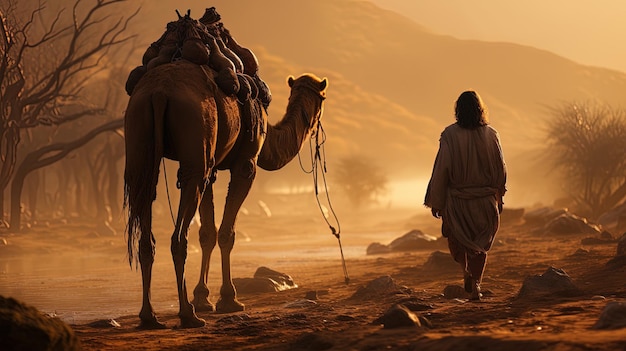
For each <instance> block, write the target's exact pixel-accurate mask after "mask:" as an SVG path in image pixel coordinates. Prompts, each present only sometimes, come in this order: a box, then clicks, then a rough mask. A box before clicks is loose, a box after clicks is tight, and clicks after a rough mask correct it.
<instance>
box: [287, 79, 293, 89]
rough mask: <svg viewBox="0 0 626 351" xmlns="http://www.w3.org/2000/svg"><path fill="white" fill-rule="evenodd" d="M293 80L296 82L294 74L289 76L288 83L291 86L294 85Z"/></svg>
mask: <svg viewBox="0 0 626 351" xmlns="http://www.w3.org/2000/svg"><path fill="white" fill-rule="evenodd" d="M293 82H294V80H293V76H289V78H287V84H289V87H290V88H291V87H293Z"/></svg>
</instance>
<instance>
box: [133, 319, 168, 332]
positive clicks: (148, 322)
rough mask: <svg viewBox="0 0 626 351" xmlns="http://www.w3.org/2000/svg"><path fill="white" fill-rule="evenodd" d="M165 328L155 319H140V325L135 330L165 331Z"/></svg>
mask: <svg viewBox="0 0 626 351" xmlns="http://www.w3.org/2000/svg"><path fill="white" fill-rule="evenodd" d="M166 328H167V326H166V325H165V324H163V323H161V322H159V321H158V320H157V319H156V318H149V319H141V323H139V326H137V329H142V330H152V329H166Z"/></svg>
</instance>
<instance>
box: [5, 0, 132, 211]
mask: <svg viewBox="0 0 626 351" xmlns="http://www.w3.org/2000/svg"><path fill="white" fill-rule="evenodd" d="M125 2H126V0H76V2H75V3H74V5H73V7H72V9H71V13H70V14H69V15H67V16H66V10H59V11H50V10H48V8H47V4H46V3H45V2H39V3H38V4H37V5H36V6H35V7H34V8H29V7H28V6H32V2H25V1H20V2H19V5H18V3H17V2H13V1H11V0H0V161H1V162H0V219H3V218H4V191H5V189H6V188H7V186H8V184H9V182H10V181H11V178H12V176H13V174H14V172H15V168H16V164H17V162H18V146H19V145H20V142H21V140H22V133H23V132H24V131H25V130H28V129H31V128H36V127H40V126H47V125H60V124H63V123H66V122H69V121H74V120H77V119H79V118H82V117H85V116H93V115H97V114H103V113H104V111H105V110H104V108H103V107H100V106H95V105H93V104H89V103H88V99H87V98H86V97H85V96H84V95H83V88H84V86H85V84H87V82H88V81H89V80H90V79H91V78H93V77H94V76H97V74H99V73H100V72H102V70H104V67H105V66H104V65H103V63H104V62H106V57H107V54H109V52H110V49H111V48H112V47H116V46H119V45H120V44H122V43H124V42H126V41H128V40H129V39H130V37H129V36H126V35H125V30H126V29H127V26H128V23H129V21H130V20H131V19H132V18H133V17H134V16H135V14H136V13H137V12H134V13H131V14H130V16H127V17H126V18H124V17H123V16H120V17H118V16H114V15H113V13H112V11H111V10H113V9H115V8H118V10H119V7H120V6H121V5H122V4H123V3H125Z"/></svg>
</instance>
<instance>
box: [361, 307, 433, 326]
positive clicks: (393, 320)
mask: <svg viewBox="0 0 626 351" xmlns="http://www.w3.org/2000/svg"><path fill="white" fill-rule="evenodd" d="M372 324H382V325H383V328H385V329H394V328H404V327H421V326H422V324H421V322H420V319H419V317H418V316H417V315H416V314H415V313H413V312H411V311H410V310H409V309H408V308H406V307H404V306H402V305H393V306H392V307H391V308H390V309H388V310H387V312H385V313H384V314H383V315H382V316H381V317H379V318H377V319H376V320H374V321H373V322H372Z"/></svg>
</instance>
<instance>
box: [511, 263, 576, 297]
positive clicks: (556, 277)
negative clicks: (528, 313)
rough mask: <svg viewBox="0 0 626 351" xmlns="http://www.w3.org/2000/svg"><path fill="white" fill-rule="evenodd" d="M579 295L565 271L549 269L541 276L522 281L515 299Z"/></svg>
mask: <svg viewBox="0 0 626 351" xmlns="http://www.w3.org/2000/svg"><path fill="white" fill-rule="evenodd" d="M580 293H581V291H580V290H579V289H578V288H577V287H576V286H575V285H574V282H573V281H572V279H571V278H570V276H569V275H567V273H565V271H563V270H562V269H559V268H554V267H550V268H548V269H547V270H546V271H545V272H544V273H543V274H540V275H535V276H532V277H527V278H526V279H524V283H523V284H522V287H521V288H520V291H519V293H518V294H517V298H540V297H548V296H553V297H563V296H566V297H569V296H577V295H580Z"/></svg>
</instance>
